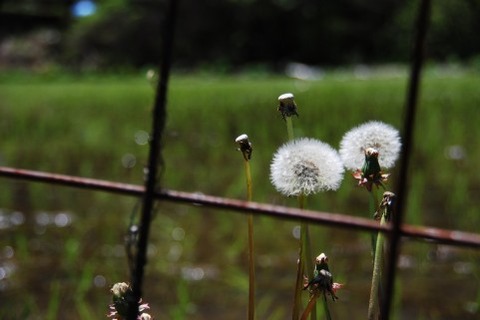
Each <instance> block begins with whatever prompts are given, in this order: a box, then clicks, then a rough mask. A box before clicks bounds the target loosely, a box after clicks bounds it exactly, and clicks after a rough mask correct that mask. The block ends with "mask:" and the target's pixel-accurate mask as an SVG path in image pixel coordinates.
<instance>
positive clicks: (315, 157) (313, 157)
mask: <svg viewBox="0 0 480 320" xmlns="http://www.w3.org/2000/svg"><path fill="white" fill-rule="evenodd" d="M343 173H344V168H343V164H342V162H341V159H340V156H339V155H338V153H337V151H336V150H334V149H333V148H332V147H330V146H329V145H328V144H326V143H323V142H321V141H319V140H315V139H309V138H302V139H297V140H293V141H290V142H288V143H286V144H284V145H283V146H281V147H280V148H279V149H278V150H277V152H276V153H275V155H274V157H273V160H272V163H271V165H270V180H271V182H272V184H273V185H274V187H275V188H276V189H277V191H279V192H280V193H282V194H284V195H286V196H298V195H301V194H303V195H309V194H314V193H317V192H320V191H327V190H336V189H338V188H339V187H340V183H341V182H342V179H343Z"/></svg>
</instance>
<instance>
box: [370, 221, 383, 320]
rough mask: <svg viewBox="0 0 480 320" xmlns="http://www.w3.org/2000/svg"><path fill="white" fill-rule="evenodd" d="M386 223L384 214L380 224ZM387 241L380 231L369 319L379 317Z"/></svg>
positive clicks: (374, 263)
mask: <svg viewBox="0 0 480 320" xmlns="http://www.w3.org/2000/svg"><path fill="white" fill-rule="evenodd" d="M385 224H386V220H385V215H384V214H382V218H381V220H380V225H381V226H383V225H385ZM384 243H385V235H384V234H383V233H382V232H379V233H378V235H377V245H376V248H375V260H374V262H373V275H372V286H371V288H370V300H369V303H368V319H369V320H374V319H378V316H379V315H378V310H379V297H378V292H379V291H378V290H379V286H380V280H381V277H382V273H383V272H382V271H383V254H384V253H383V246H384Z"/></svg>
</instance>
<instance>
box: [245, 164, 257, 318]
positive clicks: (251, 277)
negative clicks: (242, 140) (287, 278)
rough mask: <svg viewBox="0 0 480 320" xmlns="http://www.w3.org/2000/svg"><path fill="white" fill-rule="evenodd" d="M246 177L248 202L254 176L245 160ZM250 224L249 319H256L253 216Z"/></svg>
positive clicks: (248, 219) (248, 216) (250, 196)
mask: <svg viewBox="0 0 480 320" xmlns="http://www.w3.org/2000/svg"><path fill="white" fill-rule="evenodd" d="M245 176H246V178H247V200H248V201H252V194H253V192H252V175H251V173H250V162H249V161H248V160H245ZM247 223H248V271H249V272H248V274H249V277H248V319H249V320H253V319H255V259H254V242H253V214H251V213H249V214H248V215H247Z"/></svg>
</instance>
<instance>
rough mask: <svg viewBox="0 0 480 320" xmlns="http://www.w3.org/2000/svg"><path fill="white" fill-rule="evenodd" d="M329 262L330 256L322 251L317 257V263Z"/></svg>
mask: <svg viewBox="0 0 480 320" xmlns="http://www.w3.org/2000/svg"><path fill="white" fill-rule="evenodd" d="M327 262H328V257H327V255H326V254H325V253H323V252H322V253H320V255H319V256H318V257H316V258H315V263H316V264H320V263H327Z"/></svg>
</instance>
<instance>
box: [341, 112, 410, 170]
mask: <svg viewBox="0 0 480 320" xmlns="http://www.w3.org/2000/svg"><path fill="white" fill-rule="evenodd" d="M401 147H402V143H401V142H400V135H399V133H398V130H397V129H395V128H394V127H392V126H391V125H388V124H386V123H383V122H380V121H370V122H366V123H364V124H362V125H360V126H358V127H355V128H353V129H351V130H350V131H348V132H347V133H346V134H345V135H344V136H343V138H342V141H341V142H340V157H341V158H342V160H343V164H344V165H345V167H346V168H347V169H350V170H356V169H359V168H362V166H363V163H364V162H365V151H366V150H367V149H368V148H374V149H376V150H377V151H378V163H379V164H380V167H381V168H382V169H387V168H391V167H393V166H394V164H395V161H397V159H398V156H399V154H400V149H401Z"/></svg>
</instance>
